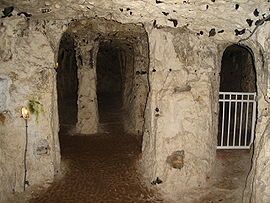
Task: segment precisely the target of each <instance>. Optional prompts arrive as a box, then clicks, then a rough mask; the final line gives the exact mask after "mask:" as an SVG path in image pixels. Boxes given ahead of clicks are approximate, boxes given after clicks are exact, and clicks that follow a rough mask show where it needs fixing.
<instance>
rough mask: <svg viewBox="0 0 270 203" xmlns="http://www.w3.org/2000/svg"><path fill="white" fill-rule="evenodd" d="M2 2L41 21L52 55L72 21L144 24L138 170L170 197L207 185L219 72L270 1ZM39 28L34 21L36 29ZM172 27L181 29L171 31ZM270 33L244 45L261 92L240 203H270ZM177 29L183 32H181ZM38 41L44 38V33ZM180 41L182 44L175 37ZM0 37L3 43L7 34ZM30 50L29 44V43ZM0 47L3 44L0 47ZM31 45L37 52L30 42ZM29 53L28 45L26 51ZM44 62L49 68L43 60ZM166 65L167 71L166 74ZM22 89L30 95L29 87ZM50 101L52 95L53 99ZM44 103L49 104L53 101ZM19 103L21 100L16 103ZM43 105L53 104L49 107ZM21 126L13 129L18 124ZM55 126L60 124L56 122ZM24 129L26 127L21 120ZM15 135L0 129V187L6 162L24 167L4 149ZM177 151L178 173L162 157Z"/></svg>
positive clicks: (8, 169) (9, 167) (261, 31)
mask: <svg viewBox="0 0 270 203" xmlns="http://www.w3.org/2000/svg"><path fill="white" fill-rule="evenodd" d="M1 3H2V4H3V5H5V6H9V5H10V4H11V3H13V5H15V6H16V8H17V9H18V10H19V11H27V12H29V13H31V14H33V19H41V20H40V22H41V25H42V26H44V28H43V32H44V34H45V35H46V36H47V39H48V41H49V43H50V46H51V47H52V49H53V50H55V49H57V45H58V43H59V40H60V36H61V34H62V33H63V32H64V31H65V29H66V27H67V25H68V23H69V21H70V20H71V19H72V18H78V19H82V18H86V17H94V16H97V17H105V18H107V19H112V20H117V21H119V22H122V23H139V22H140V23H143V24H144V25H145V26H146V27H147V32H148V35H149V42H150V71H153V72H150V73H151V74H150V77H149V81H150V93H149V97H148V100H147V109H146V112H145V119H146V123H145V127H146V130H145V133H144V138H143V139H144V148H143V159H142V165H143V166H144V167H143V168H142V173H143V174H144V175H145V176H146V177H147V180H149V181H148V182H150V181H151V180H153V179H154V178H156V177H157V176H159V177H160V178H161V179H162V180H163V184H161V187H160V188H161V189H163V191H165V192H169V193H170V194H172V193H174V194H176V192H177V193H178V194H180V192H179V191H182V192H185V190H188V189H195V188H199V187H200V186H202V185H204V184H205V183H206V182H207V181H205V177H207V175H208V174H209V171H211V167H212V165H213V161H214V155H215V144H216V140H215V139H216V132H217V131H216V128H217V116H218V107H217V106H218V99H217V95H218V87H219V81H218V80H219V77H218V74H219V71H220V65H221V58H222V54H223V51H224V50H225V48H226V47H227V46H229V45H231V44H233V43H237V42H238V41H239V40H240V39H244V38H246V37H248V36H249V34H250V32H249V30H251V31H252V30H254V28H255V27H256V25H255V22H257V23H256V24H258V23H259V22H260V21H258V20H259V19H262V18H263V14H264V16H267V15H268V13H269V2H267V1H262V0H252V1H251V0H238V1H209V0H203V1H195V0H194V1H193V0H190V1H181V2H175V1H172V0H169V1H166V2H165V1H148V0H145V1H132V2H130V1H119V0H117V1H109V2H107V1H106V2H105V1H100V0H99V1H91V2H90V1H87V0H86V1H76V2H75V1H73V0H70V1H68V2H67V1H61V0H60V1H58V2H53V1H49V0H48V1H47V3H46V4H45V3H44V2H43V1H35V0H33V1H31V2H30V1H27V2H26V1H16V0H9V1H6V0H3V1H2V2H1ZM30 4H31V5H30ZM44 8H45V10H44ZM12 18H13V17H12ZM48 19H50V20H48ZM54 19H58V20H54ZM59 19H62V20H59ZM2 20H3V19H1V21H2ZM4 21H5V19H4ZM6 22H9V23H10V24H11V25H9V29H10V30H9V31H6V30H4V31H3V30H2V31H1V33H4V35H5V33H12V32H13V31H11V30H13V28H14V30H16V29H15V27H14V26H15V25H16V28H17V27H20V26H17V23H15V22H13V23H14V24H13V25H12V22H11V20H10V18H8V20H6ZM30 22H31V21H30ZM23 24H24V23H23ZM41 25H39V24H38V23H37V26H38V27H40V26H41ZM42 26H41V28H42ZM167 27H170V28H167ZM174 27H176V28H178V29H173V28H174ZM17 30H18V29H17ZM23 30H25V28H23V27H20V29H19V31H23ZM26 30H28V29H26ZM41 30H42V29H41ZM174 31H175V32H176V31H178V33H174ZM269 31H270V28H269V22H265V23H264V24H263V25H262V26H260V27H259V28H258V29H257V30H256V32H255V34H254V35H252V37H251V38H249V39H248V40H246V41H243V42H242V43H243V44H245V45H247V46H249V47H250V48H251V49H252V51H253V52H254V55H255V57H254V58H255V66H256V72H257V87H258V119H257V125H256V139H255V145H254V150H255V152H254V156H253V157H254V158H253V165H252V170H251V173H250V174H249V179H248V182H247V187H246V190H245V198H244V202H250V201H251V202H256V203H257V202H269V193H270V192H269V187H270V184H269V182H270V181H269V175H268V174H269V168H270V162H269V157H270V152H269V140H270V138H269V133H268V130H269V127H268V125H267V124H268V123H269V122H270V121H269V95H270V91H269V84H270V83H269V81H270V80H269V74H268V71H269V68H270V66H269V65H270V59H269V56H270V53H269V50H270V49H269V47H270V43H269V33H270V32H269ZM181 32H183V33H186V34H183V33H182V34H181ZM40 37H41V39H44V36H40ZM10 38H11V39H12V40H10V41H8V42H6V40H3V41H1V43H3V44H4V46H7V47H11V45H10V44H11V43H14V41H16V40H14V39H19V37H18V36H14V35H13V34H11V35H10ZM178 38H179V39H182V40H177V39H178ZM1 39H6V36H4V37H1ZM39 42H42V40H41V41H39ZM37 44H39V43H37ZM30 45H32V44H31V43H30ZM4 46H2V45H1V47H4ZM32 46H33V48H34V47H35V44H33V45H32ZM182 47H184V49H183V48H182ZM28 49H30V48H29V47H28ZM4 50H5V51H4V52H3V53H6V54H5V56H4V57H1V60H2V61H3V59H7V58H9V57H10V53H11V52H12V53H13V52H14V53H17V52H16V51H15V49H14V50H13V51H10V52H9V51H6V50H8V49H4ZM16 50H17V49H16ZM25 50H27V49H25ZM40 50H42V49H40ZM35 51H36V52H32V51H31V54H32V53H36V54H38V53H40V52H38V51H37V50H36V49H35ZM29 53H30V52H29ZM177 55H179V56H177ZM181 55H183V57H181ZM30 59H31V57H30ZM30 59H29V57H28V55H27V57H21V58H18V59H17V60H16V66H15V67H22V66H21V64H24V63H25V64H28V63H30V62H31V60H30ZM193 60H194V61H193ZM14 63H15V62H14ZM42 63H44V64H46V62H42ZM6 64H7V62H5V63H2V64H1V67H6ZM169 66H170V67H171V69H172V70H171V71H169V69H170V67H169ZM27 68H28V69H27ZM154 69H155V70H156V72H154ZM3 70H5V71H3ZM23 70H30V68H29V67H23V69H22V68H20V69H19V71H18V72H20V71H22V72H23ZM33 70H35V69H31V71H33ZM46 70H47V69H46ZM195 70H196V74H195V73H194V72H195ZM0 71H1V77H2V75H3V73H2V72H5V74H4V75H6V71H7V70H6V68H1V69H0ZM16 72H17V71H16ZM2 78H3V77H2ZM22 81H23V80H22ZM30 81H31V80H30ZM193 81H194V82H193ZM8 84H9V82H8ZM22 84H23V82H21V81H20V85H18V86H19V87H20V88H19V90H20V91H19V90H18V95H19V98H22V97H23V95H24V94H25V90H23V91H22V90H21V87H23V85H22ZM46 84H47V83H46ZM162 86H163V87H162ZM11 87H12V85H11ZM26 89H27V88H26ZM1 91H2V90H1ZM27 91H30V90H28V89H27ZM27 91H26V92H27ZM5 92H6V91H5ZM47 96H48V95H47ZM51 96H52V97H54V98H55V94H52V95H51ZM7 98H8V97H7ZM10 98H14V97H10ZM47 99H48V101H52V99H51V98H47ZM25 101H26V99H25ZM1 102H2V101H1ZM12 102H14V101H9V104H12ZM16 102H18V103H21V102H19V99H17V98H16ZM46 102H47V100H46ZM5 103H7V102H5ZM20 105H21V104H20ZM47 105H50V104H48V103H47ZM53 108H54V109H53V110H54V111H52V112H54V118H55V120H57V118H56V117H57V116H55V115H56V114H55V112H57V109H55V106H54V107H53ZM13 112H14V110H13ZM12 115H13V117H12V118H15V117H16V118H17V116H14V113H13V114H12ZM47 116H48V115H47ZM6 120H8V119H6ZM19 120H20V119H19ZM20 121H21V120H20ZM20 121H18V122H16V123H14V125H15V124H16V125H18V123H19V122H20ZM7 123H8V121H7ZM45 123H46V122H45ZM54 124H57V122H56V121H55V122H54ZM14 125H12V126H14ZM21 126H22V127H23V123H21ZM55 126H57V125H55ZM53 128H55V127H53ZM37 129H38V128H37ZM48 129H50V130H51V129H52V127H48V128H46V129H45V130H44V131H42V132H48ZM12 131H15V128H14V127H13V128H11V129H8V130H7V128H6V127H2V126H1V139H0V140H1V142H0V143H3V144H1V147H0V150H1V151H0V152H1V157H0V160H1V161H0V163H4V164H3V165H2V164H1V166H2V167H0V168H1V170H0V173H4V174H6V175H4V176H2V175H1V176H0V178H1V183H2V181H3V183H5V182H9V183H12V182H14V181H12V180H14V175H13V174H14V173H13V172H12V171H15V168H16V167H14V166H13V164H12V163H10V161H11V160H12V159H10V157H14V156H15V155H14V154H15V153H16V158H17V160H18V161H19V162H22V156H21V157H19V156H17V154H21V153H20V151H21V149H20V148H15V147H14V148H12V149H10V148H9V149H6V147H7V146H9V145H8V144H10V143H18V144H19V145H22V144H23V136H18V137H19V138H18V139H15V141H14V140H11V138H12V136H13V135H16V133H12ZM19 132H20V133H22V132H21V130H18V132H17V134H18V133H19ZM8 133H9V134H8ZM9 135H11V136H9ZM49 140H50V137H49ZM18 149H20V150H18ZM176 150H177V151H178V150H184V155H185V157H184V167H183V168H182V169H180V170H179V169H173V168H170V167H169V166H168V165H167V164H166V160H167V159H166V158H167V156H169V155H171V154H172V152H174V151H176ZM9 156H10V157H9ZM7 157H8V158H7ZM6 159H8V160H6ZM15 162H16V161H15ZM36 164H37V166H43V163H40V162H37V163H36ZM45 168H46V167H45ZM46 169H48V168H46ZM17 170H19V171H21V167H18V166H17ZM41 172H44V170H41ZM21 173H22V172H21ZM198 174H199V175H198ZM50 175H51V174H50ZM16 177H18V176H16ZM2 179H3V180H2ZM17 181H18V180H17ZM180 181H181V182H180ZM41 182H42V181H41ZM199 184H200V186H199ZM163 186H164V187H163ZM11 188H12V187H1V190H2V191H3V190H6V191H7V190H8V191H10V189H11ZM183 188H185V189H183Z"/></svg>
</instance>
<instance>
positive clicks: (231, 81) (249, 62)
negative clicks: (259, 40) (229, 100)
mask: <svg viewBox="0 0 270 203" xmlns="http://www.w3.org/2000/svg"><path fill="white" fill-rule="evenodd" d="M220 91H221V92H256V72H255V67H254V61H253V54H252V53H251V51H250V50H249V49H248V48H246V47H243V46H239V45H231V46H229V47H227V49H226V50H225V51H224V54H223V57H222V65H221V73H220Z"/></svg>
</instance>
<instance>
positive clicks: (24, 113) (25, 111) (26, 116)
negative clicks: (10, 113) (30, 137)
mask: <svg viewBox="0 0 270 203" xmlns="http://www.w3.org/2000/svg"><path fill="white" fill-rule="evenodd" d="M21 115H22V118H23V119H25V120H27V119H29V110H28V109H27V108H26V107H22V110H21Z"/></svg>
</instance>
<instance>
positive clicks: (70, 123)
mask: <svg viewBox="0 0 270 203" xmlns="http://www.w3.org/2000/svg"><path fill="white" fill-rule="evenodd" d="M77 69H78V68H77V62H76V52H75V46H74V41H73V39H72V38H71V37H70V36H69V35H68V34H64V35H63V37H62V39H61V41H60V47H59V54H58V67H57V94H58V115H59V125H60V133H59V135H64V134H65V133H66V132H67V131H68V130H71V129H72V128H75V125H76V123H77V113H78V106H77V98H78V76H77V75H78V73H77Z"/></svg>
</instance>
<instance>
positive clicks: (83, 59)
mask: <svg viewBox="0 0 270 203" xmlns="http://www.w3.org/2000/svg"><path fill="white" fill-rule="evenodd" d="M94 50H96V49H94V48H93V46H89V45H87V46H81V47H80V50H79V51H77V54H76V55H77V63H78V81H79V84H78V122H77V125H76V131H77V133H80V134H93V133H97V131H98V120H99V119H98V105H97V95H96V81H97V79H96V69H95V63H94V61H93V60H94V59H95V58H96V57H95V53H96V51H94Z"/></svg>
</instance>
